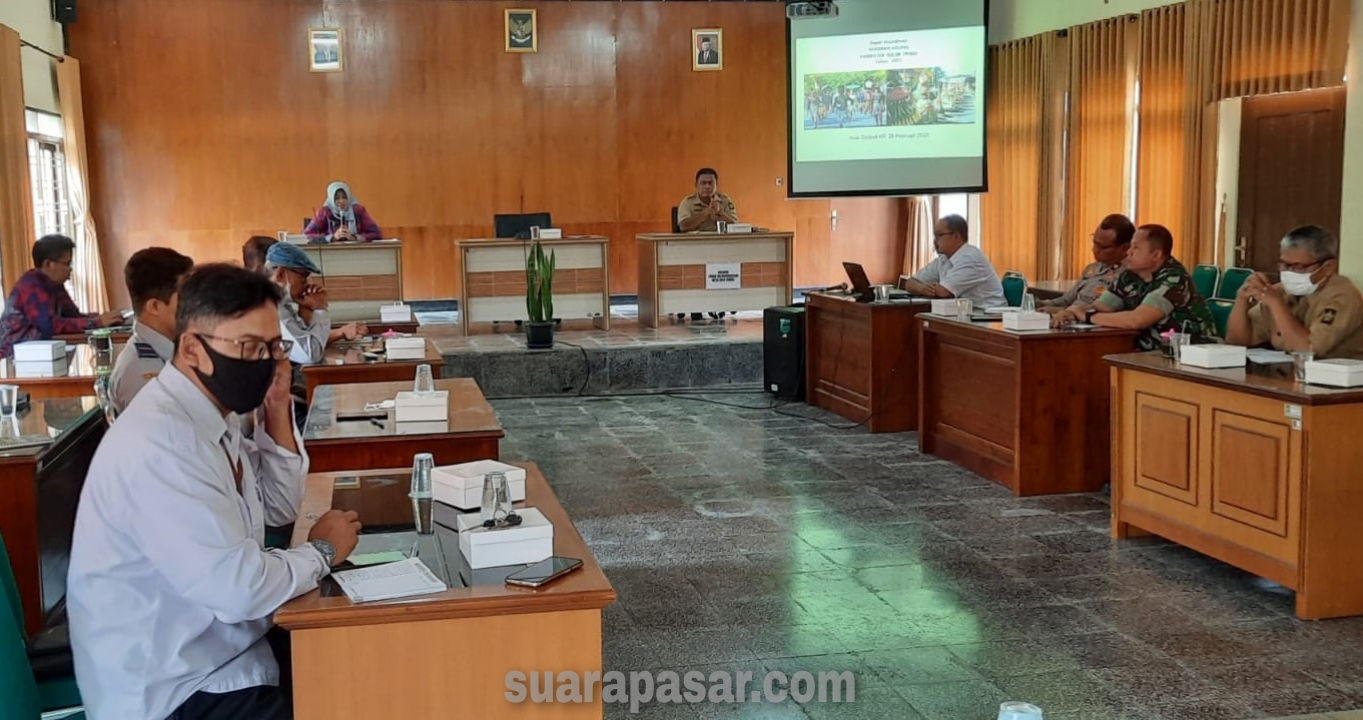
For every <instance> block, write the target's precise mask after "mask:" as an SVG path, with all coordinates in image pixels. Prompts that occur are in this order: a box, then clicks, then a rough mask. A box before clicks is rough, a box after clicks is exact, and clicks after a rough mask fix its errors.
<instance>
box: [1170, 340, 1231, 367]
mask: <svg viewBox="0 0 1363 720" xmlns="http://www.w3.org/2000/svg"><path fill="white" fill-rule="evenodd" d="M1179 353H1180V355H1179V363H1180V364H1183V365H1191V366H1192V367H1200V368H1236V367H1239V368H1242V367H1244V366H1245V361H1246V354H1245V353H1246V350H1245V348H1244V347H1242V346H1240V345H1184V346H1183V349H1182V350H1180V351H1179Z"/></svg>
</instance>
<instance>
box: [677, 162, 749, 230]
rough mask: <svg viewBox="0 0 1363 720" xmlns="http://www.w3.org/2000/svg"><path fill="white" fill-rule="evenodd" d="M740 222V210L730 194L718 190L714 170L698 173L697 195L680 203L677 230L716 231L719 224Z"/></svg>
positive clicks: (716, 175) (705, 169)
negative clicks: (720, 222) (735, 205)
mask: <svg viewBox="0 0 1363 720" xmlns="http://www.w3.org/2000/svg"><path fill="white" fill-rule="evenodd" d="M721 220H723V221H724V222H731V223H736V222H738V210H737V209H736V208H735V207H734V201H733V200H731V199H729V196H728V195H725V194H724V193H722V192H720V191H719V173H717V172H715V170H714V168H701V169H700V170H698V171H697V172H696V193H695V194H694V195H688V196H686V197H685V198H683V199H682V201H681V202H680V203H677V227H679V228H681V231H682V232H696V231H697V230H699V231H701V232H715V231H716V230H718V229H719V221H721Z"/></svg>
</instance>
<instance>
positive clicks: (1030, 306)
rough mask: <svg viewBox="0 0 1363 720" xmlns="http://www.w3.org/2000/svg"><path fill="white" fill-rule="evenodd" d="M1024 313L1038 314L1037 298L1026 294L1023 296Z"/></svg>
mask: <svg viewBox="0 0 1363 720" xmlns="http://www.w3.org/2000/svg"><path fill="white" fill-rule="evenodd" d="M1022 311H1023V312H1036V296H1035V295H1033V294H1031V293H1029V292H1025V293H1023V294H1022Z"/></svg>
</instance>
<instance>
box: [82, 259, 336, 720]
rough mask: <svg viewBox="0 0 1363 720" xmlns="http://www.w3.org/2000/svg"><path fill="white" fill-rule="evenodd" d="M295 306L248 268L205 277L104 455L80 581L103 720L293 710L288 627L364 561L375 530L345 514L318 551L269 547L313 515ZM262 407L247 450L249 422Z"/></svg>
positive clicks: (88, 507) (89, 676) (88, 492)
mask: <svg viewBox="0 0 1363 720" xmlns="http://www.w3.org/2000/svg"><path fill="white" fill-rule="evenodd" d="M279 300H280V297H279V291H278V289H277V288H276V287H275V286H274V285H273V284H272V283H271V282H270V280H269V279H268V278H265V277H263V276H261V275H258V274H256V273H252V272H250V271H247V270H244V269H242V268H238V267H233V266H230V265H207V266H204V267H200V268H197V269H195V270H194V271H193V272H191V273H190V274H189V276H188V277H187V278H185V281H184V283H183V285H182V286H181V288H180V296H179V307H178V308H177V313H176V328H175V337H176V350H175V355H174V357H173V359H172V360H171V362H170V363H169V364H168V365H166V367H165V369H163V370H162V371H161V373H160V374H159V375H158V376H157V377H156V379H154V380H152V381H151V382H150V383H149V384H148V385H147V386H146V387H145V388H143V389H142V392H141V393H140V394H139V395H138V399H137V402H135V403H133V404H132V405H130V406H129V407H128V410H127V411H126V412H125V413H123V415H122V416H121V417H120V418H119V420H118V422H116V423H115V424H114V425H113V426H112V427H111V428H110V429H109V430H108V432H107V434H106V435H105V436H104V440H103V442H101V443H100V446H99V450H98V451H96V453H95V457H94V459H93V461H92V462H91V465H90V471H89V474H88V475H87V476H86V480H85V487H84V490H83V491H82V492H81V498H80V507H79V510H78V512H77V515H76V527H75V531H74V533H73V538H72V544H71V564H70V571H69V573H68V579H67V609H68V614H69V616H70V623H71V649H72V653H73V656H74V659H75V667H76V681H77V684H78V685H79V687H80V693H81V697H82V699H83V700H84V702H85V706H86V709H87V710H88V711H89V713H90V716H91V717H92V718H147V719H148V720H164V719H165V718H173V719H175V720H189V719H190V718H195V719H216V718H253V719H254V720H275V719H282V718H289V717H291V716H292V710H291V706H290V701H289V698H288V697H287V695H286V694H285V693H284V692H283V691H282V690H280V688H279V687H278V685H279V684H280V669H279V665H278V662H277V661H276V659H275V657H274V654H273V652H272V650H271V646H270V643H269V642H267V640H266V632H267V631H269V630H270V629H271V626H272V621H271V617H272V615H273V614H274V612H275V610H277V609H278V608H279V606H280V605H282V604H283V603H285V602H287V601H288V600H290V599H291V598H294V597H296V596H298V595H301V594H303V593H305V592H308V591H309V590H312V589H313V588H315V587H316V586H317V583H318V581H319V580H320V579H321V578H322V577H323V576H325V575H326V574H327V573H328V572H329V571H330V568H331V566H333V565H334V564H336V563H338V562H340V561H342V560H344V559H345V558H346V557H347V556H348V555H349V553H350V552H351V551H352V550H353V549H354V547H355V543H356V533H357V532H358V530H359V521H358V519H357V517H356V515H355V513H353V512H349V513H343V512H339V511H332V512H328V513H327V514H325V515H323V516H322V517H321V518H319V519H318V521H317V524H316V526H315V527H314V528H313V530H312V532H311V534H310V536H309V540H310V542H309V543H308V544H305V545H302V546H300V547H297V548H294V549H292V550H265V549H264V548H263V545H264V540H265V525H266V524H270V525H284V524H287V523H291V522H293V521H294V520H295V519H296V518H297V515H298V508H299V505H300V503H301V502H302V497H303V479H304V477H305V476H306V474H307V467H308V461H307V457H306V455H304V454H303V451H302V442H301V441H300V439H299V437H298V434H297V431H296V430H295V428H294V423H293V417H292V412H291V408H290V405H291V400H290V397H289V363H288V352H289V342H288V341H287V340H285V339H283V338H281V337H280V330H279V315H278V312H279V311H278V303H279ZM252 412H254V413H257V414H256V416H255V417H256V432H255V437H254V439H253V440H248V439H246V438H244V437H242V435H241V431H240V429H239V423H238V422H237V418H236V417H235V416H234V415H233V413H236V414H245V413H252Z"/></svg>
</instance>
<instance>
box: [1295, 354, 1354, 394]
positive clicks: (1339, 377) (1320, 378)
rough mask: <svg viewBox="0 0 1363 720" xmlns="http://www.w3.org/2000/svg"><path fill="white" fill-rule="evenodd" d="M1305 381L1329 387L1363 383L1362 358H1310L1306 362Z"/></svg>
mask: <svg viewBox="0 0 1363 720" xmlns="http://www.w3.org/2000/svg"><path fill="white" fill-rule="evenodd" d="M1306 383H1307V384H1308V385H1327V386H1329V387H1359V386H1361V385H1363V360H1348V359H1344V358H1340V359H1338V360H1311V361H1309V362H1307V363H1306Z"/></svg>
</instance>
